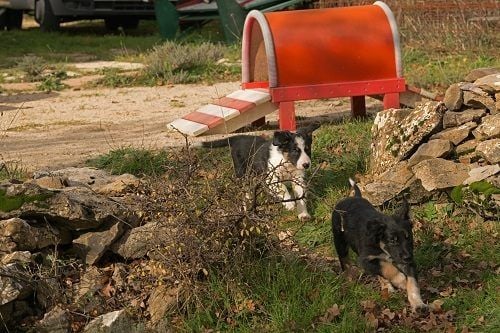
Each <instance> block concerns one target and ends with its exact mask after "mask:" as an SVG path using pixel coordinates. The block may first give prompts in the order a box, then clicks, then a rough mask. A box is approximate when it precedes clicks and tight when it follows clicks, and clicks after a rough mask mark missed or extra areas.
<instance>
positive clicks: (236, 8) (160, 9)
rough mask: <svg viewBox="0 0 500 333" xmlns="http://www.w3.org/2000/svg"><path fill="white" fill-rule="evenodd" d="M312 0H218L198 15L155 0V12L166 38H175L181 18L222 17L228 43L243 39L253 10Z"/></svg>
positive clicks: (166, 2) (161, 31) (188, 19)
mask: <svg viewBox="0 0 500 333" xmlns="http://www.w3.org/2000/svg"><path fill="white" fill-rule="evenodd" d="M309 1H311V0H288V1H282V2H280V0H258V1H253V2H251V3H248V4H246V5H243V6H241V5H240V4H239V3H238V2H237V1H236V0H216V3H217V12H214V11H213V10H208V11H206V12H201V11H200V12H198V13H197V14H196V15H194V14H191V13H185V15H181V14H179V12H178V11H177V9H176V8H175V5H173V4H172V3H171V2H170V1H169V0H155V12H156V20H157V22H158V27H159V29H160V35H161V36H162V38H164V39H174V38H175V37H176V35H177V31H178V30H179V20H181V19H182V20H186V21H208V20H213V19H219V20H220V22H221V26H222V31H223V32H224V37H225V39H226V42H227V43H237V42H238V43H239V42H240V41H241V36H242V33H243V25H244V23H245V18H246V16H247V14H248V12H249V11H251V10H253V9H258V10H260V11H262V12H272V11H277V10H282V9H284V8H286V7H289V6H293V5H298V4H303V3H306V2H309Z"/></svg>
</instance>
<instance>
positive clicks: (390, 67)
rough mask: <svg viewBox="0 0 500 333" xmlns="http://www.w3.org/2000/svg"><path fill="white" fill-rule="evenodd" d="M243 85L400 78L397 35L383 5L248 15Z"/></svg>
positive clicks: (279, 85) (285, 85)
mask: <svg viewBox="0 0 500 333" xmlns="http://www.w3.org/2000/svg"><path fill="white" fill-rule="evenodd" d="M242 52H243V55H242V59H243V82H244V83H247V82H254V81H269V85H270V87H290V86H301V85H316V84H327V83H337V82H352V81H369V80H379V79H389V78H397V77H401V75H402V73H401V64H400V54H399V37H398V32H397V27H396V23H395V21H394V17H393V15H392V12H391V11H390V9H389V8H388V7H387V6H386V5H385V4H384V3H382V2H380V1H377V2H376V3H375V4H374V5H368V6H353V7H343V8H329V9H315V10H299V11H287V12H274V13H266V14H262V13H260V12H256V11H253V12H251V13H250V14H249V16H248V17H247V21H246V22H245V29H244V34H243V51H242Z"/></svg>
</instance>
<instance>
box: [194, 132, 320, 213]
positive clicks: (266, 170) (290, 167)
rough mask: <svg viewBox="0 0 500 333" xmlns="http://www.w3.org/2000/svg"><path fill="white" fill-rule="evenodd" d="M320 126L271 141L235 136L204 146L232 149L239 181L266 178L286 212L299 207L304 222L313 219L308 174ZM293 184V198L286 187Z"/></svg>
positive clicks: (257, 137)
mask: <svg viewBox="0 0 500 333" xmlns="http://www.w3.org/2000/svg"><path fill="white" fill-rule="evenodd" d="M319 126H320V125H319V124H314V125H310V126H308V127H304V128H301V129H299V130H297V132H296V133H292V132H289V131H277V132H274V136H273V139H272V140H265V139H264V138H262V137H260V136H250V135H236V136H232V137H229V138H227V139H222V140H217V141H209V142H203V143H202V146H203V147H207V148H217V147H226V146H229V147H230V149H231V156H232V158H233V165H234V169H235V172H236V176H237V177H243V176H245V175H246V174H247V173H252V174H254V175H262V174H267V184H268V186H269V188H270V190H271V191H272V192H273V193H274V194H275V195H276V196H277V197H278V198H279V199H280V200H282V201H283V204H284V205H285V207H286V209H288V210H293V209H294V208H295V205H296V206H297V213H298V217H299V219H301V220H304V219H309V218H310V217H311V216H310V215H309V213H308V211H307V206H306V200H305V181H304V176H305V170H306V169H308V168H309V167H310V166H311V144H312V133H313V131H314V130H316V129H317V128H318V127H319ZM287 182H288V183H291V186H292V189H293V192H294V198H292V196H291V194H290V192H289V191H288V189H287V187H286V183H287ZM295 202H296V204H295Z"/></svg>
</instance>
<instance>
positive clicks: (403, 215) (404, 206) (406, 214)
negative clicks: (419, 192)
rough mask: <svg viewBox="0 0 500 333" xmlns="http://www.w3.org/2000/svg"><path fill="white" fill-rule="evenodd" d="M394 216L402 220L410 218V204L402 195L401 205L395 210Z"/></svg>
mask: <svg viewBox="0 0 500 333" xmlns="http://www.w3.org/2000/svg"><path fill="white" fill-rule="evenodd" d="M394 216H396V217H399V218H400V219H402V220H406V221H409V220H410V204H409V203H408V201H407V200H406V197H404V196H403V201H402V202H401V206H400V207H399V208H398V209H397V210H396V212H395V213H394Z"/></svg>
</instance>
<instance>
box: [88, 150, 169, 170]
mask: <svg viewBox="0 0 500 333" xmlns="http://www.w3.org/2000/svg"><path fill="white" fill-rule="evenodd" d="M168 161H169V159H168V154H167V153H166V152H165V151H158V152H154V151H150V150H146V149H136V148H120V149H116V150H112V151H110V152H109V153H107V154H105V155H102V156H99V157H96V158H94V159H91V160H89V161H87V164H88V165H90V166H93V167H96V168H100V169H105V170H108V171H110V172H111V173H112V174H123V173H130V174H133V175H136V176H143V175H149V176H153V175H158V174H161V173H163V171H165V167H166V165H167V163H168Z"/></svg>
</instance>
